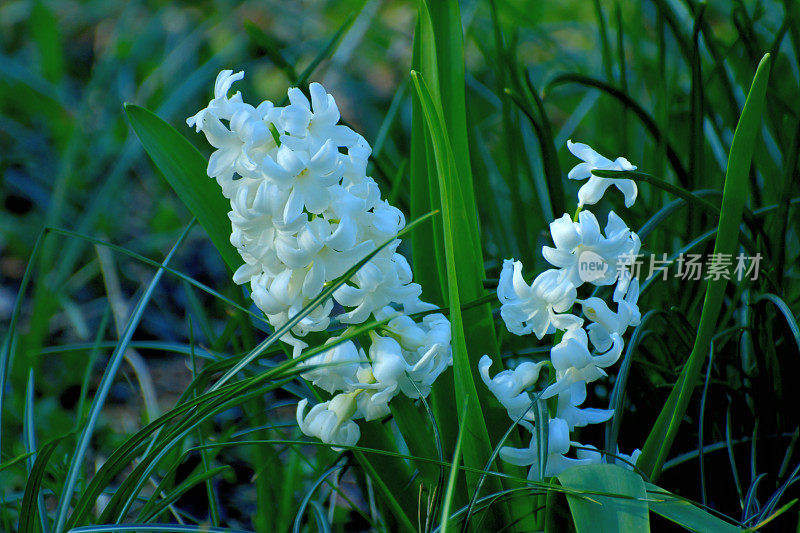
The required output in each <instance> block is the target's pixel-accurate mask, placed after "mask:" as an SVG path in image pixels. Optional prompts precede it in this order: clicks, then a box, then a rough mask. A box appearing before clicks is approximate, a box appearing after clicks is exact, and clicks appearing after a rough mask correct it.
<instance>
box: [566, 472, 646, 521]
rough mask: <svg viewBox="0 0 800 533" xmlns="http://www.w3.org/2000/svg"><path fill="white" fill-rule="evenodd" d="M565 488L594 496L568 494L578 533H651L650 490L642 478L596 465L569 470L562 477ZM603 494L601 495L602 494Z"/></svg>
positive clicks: (634, 474)
mask: <svg viewBox="0 0 800 533" xmlns="http://www.w3.org/2000/svg"><path fill="white" fill-rule="evenodd" d="M557 477H558V481H559V482H561V484H562V485H563V486H564V487H567V488H569V489H574V490H579V491H589V492H591V494H588V495H586V496H579V495H575V494H569V493H568V494H567V502H568V503H569V508H570V511H571V512H572V519H573V520H574V522H575V529H577V531H578V533H582V532H587V533H603V532H609V533H611V532H615V531H636V532H637V533H644V532H647V531H650V517H649V515H648V512H647V502H646V501H644V500H645V498H647V491H646V490H645V485H644V481H643V480H642V478H641V477H640V476H639V475H638V474H636V473H634V472H631V471H630V470H625V469H624V468H621V467H619V466H616V465H606V464H596V465H581V466H575V467H572V468H569V469H567V470H565V471H564V472H562V473H561V474H559V475H558V476H557ZM599 493H602V494H599Z"/></svg>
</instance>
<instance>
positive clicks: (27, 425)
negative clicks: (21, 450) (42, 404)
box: [22, 368, 50, 533]
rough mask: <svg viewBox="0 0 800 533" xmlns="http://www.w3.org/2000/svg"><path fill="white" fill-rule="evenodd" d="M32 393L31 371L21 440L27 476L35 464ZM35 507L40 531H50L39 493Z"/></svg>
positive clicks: (26, 390) (42, 499)
mask: <svg viewBox="0 0 800 533" xmlns="http://www.w3.org/2000/svg"><path fill="white" fill-rule="evenodd" d="M33 392H34V378H33V369H32V368H31V369H30V371H29V372H28V386H27V387H26V389H25V412H24V413H23V417H24V419H23V435H22V440H23V444H24V445H25V451H26V452H28V453H29V454H31V455H30V457H28V476H30V475H31V471H32V470H33V465H34V463H35V462H36V424H35V422H34V420H35V416H34V414H33ZM36 507H37V510H38V515H39V524H40V525H41V527H42V531H43V532H44V533H47V532H48V531H50V529H49V528H48V527H47V508H46V507H45V506H44V497H43V496H42V493H41V492H39V493H38V494H37V495H36Z"/></svg>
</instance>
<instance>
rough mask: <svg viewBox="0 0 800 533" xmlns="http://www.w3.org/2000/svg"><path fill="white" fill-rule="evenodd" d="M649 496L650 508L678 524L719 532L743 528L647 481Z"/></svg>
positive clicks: (736, 530) (701, 530) (699, 532)
mask: <svg viewBox="0 0 800 533" xmlns="http://www.w3.org/2000/svg"><path fill="white" fill-rule="evenodd" d="M645 486H646V487H647V497H648V498H650V500H649V504H650V505H649V506H650V510H651V511H653V512H654V513H656V514H657V515H659V516H663V517H664V518H666V519H667V520H671V521H672V522H675V523H676V524H680V525H681V526H683V527H685V528H686V529H689V530H691V531H697V532H698V533H702V532H705V531H715V532H717V533H734V532H741V531H742V529H741V528H738V527H736V526H734V525H733V524H730V523H728V522H725V521H724V520H722V519H720V518H717V517H716V516H714V515H712V514H710V513H708V512H707V511H704V510H702V509H700V508H699V507H697V506H695V505H692V504H691V503H690V502H688V501H687V500H684V499H682V498H679V497H677V496H675V495H674V494H671V493H670V492H667V491H665V490H664V489H662V488H660V487H657V486H655V485H653V484H652V483H647V484H646V485H645Z"/></svg>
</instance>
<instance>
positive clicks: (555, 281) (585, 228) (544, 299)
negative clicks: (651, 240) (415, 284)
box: [478, 142, 641, 479]
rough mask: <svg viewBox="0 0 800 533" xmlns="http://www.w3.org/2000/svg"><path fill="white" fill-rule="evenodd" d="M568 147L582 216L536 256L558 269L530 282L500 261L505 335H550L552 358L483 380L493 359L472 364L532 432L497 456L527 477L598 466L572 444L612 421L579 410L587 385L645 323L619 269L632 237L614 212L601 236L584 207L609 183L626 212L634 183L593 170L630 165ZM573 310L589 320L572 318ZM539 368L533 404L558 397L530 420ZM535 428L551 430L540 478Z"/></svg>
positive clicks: (561, 222) (635, 241) (590, 453)
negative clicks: (581, 433) (544, 380)
mask: <svg viewBox="0 0 800 533" xmlns="http://www.w3.org/2000/svg"><path fill="white" fill-rule="evenodd" d="M567 146H568V147H569V150H570V151H571V152H572V153H573V154H574V155H576V156H577V157H579V158H580V159H582V160H583V161H584V162H583V163H580V164H578V165H577V166H576V167H575V168H573V169H572V171H570V173H569V178H571V179H585V178H589V180H588V182H587V183H586V184H584V185H583V186H582V187H581V188H580V190H579V192H578V201H579V206H578V208H579V211H578V215H577V216H576V217H575V219H573V218H572V217H570V216H569V215H567V214H565V215H564V216H563V217H561V218H559V219H557V220H555V221H553V222H552V223H551V224H550V234H551V236H552V238H553V243H554V244H555V247H549V246H545V247H543V248H542V255H543V256H544V259H545V260H546V261H547V262H548V263H550V264H551V265H552V266H553V267H555V268H552V269H549V270H546V271H544V272H542V273H541V274H539V275H538V276H537V277H536V279H535V280H534V281H533V283H531V284H530V285H528V284H527V282H526V281H525V280H524V279H523V276H522V263H521V262H519V261H514V260H506V261H505V262H504V263H503V269H502V272H501V274H500V281H499V284H498V287H497V297H498V298H499V300H500V302H501V304H502V305H501V308H500V314H501V316H502V318H503V321H504V322H505V324H506V327H507V328H508V330H509V331H510V332H511V333H514V334H516V335H527V334H530V333H533V334H534V335H536V337H537V338H539V339H541V338H542V337H544V336H545V335H547V334H555V337H556V341H555V344H554V345H553V347H552V348H551V350H550V359H549V361H540V362H538V363H534V362H532V361H525V362H522V363H520V364H518V365H517V366H516V368H514V369H513V370H502V371H501V372H499V373H497V374H496V375H495V376H494V377H490V374H489V369H490V367H491V365H492V361H491V359H490V358H489V356H483V357H482V358H481V360H480V362H479V366H478V370H479V373H480V375H481V377H482V378H483V381H484V383H485V384H486V386H487V387H488V388H489V390H490V391H491V392H492V393H493V394H494V396H495V397H496V398H497V399H498V400H499V401H500V403H501V404H502V405H503V406H504V407H505V408H506V409H507V410H508V415H509V417H511V419H512V420H515V421H516V420H519V423H520V424H521V425H522V426H524V427H525V428H527V429H528V430H529V431H530V432H531V440H530V445H529V446H528V447H527V448H523V449H518V448H511V447H508V446H506V447H503V448H502V449H501V450H500V457H501V458H502V459H503V460H504V461H507V462H509V463H512V464H515V465H522V466H530V471H529V474H528V476H529V478H530V479H539V478H540V477H541V476H553V475H557V474H558V473H560V472H561V471H562V470H564V469H566V468H567V467H569V466H571V465H573V464H586V463H593V462H601V461H602V456H601V454H600V452H599V451H597V450H596V448H594V447H593V446H584V445H582V444H579V443H576V442H572V441H570V433H571V432H572V430H574V429H575V428H576V427H582V426H586V425H588V424H597V423H600V422H605V421H606V420H608V419H609V418H611V416H613V414H614V412H613V410H607V409H596V408H586V407H581V405H582V404H583V402H584V401H585V400H586V384H587V383H591V382H593V381H595V380H597V379H599V378H602V377H604V376H606V372H605V370H604V369H605V368H608V367H609V366H611V365H613V364H614V363H615V362H616V361H617V360H618V359H619V357H620V355H621V353H622V350H623V347H624V341H623V335H624V334H625V331H626V330H627V329H628V327H629V326H636V325H638V324H639V322H640V319H641V316H640V313H639V308H638V306H637V300H638V297H639V280H638V279H637V278H636V277H634V276H633V275H632V274H631V272H630V270H629V269H627V268H625V258H628V257H633V256H636V255H637V254H638V253H639V249H640V247H641V242H640V240H639V237H638V235H636V233H634V232H632V231H631V230H630V229H629V228H628V227H627V226H626V224H625V223H624V222H623V221H622V219H621V218H620V217H619V216H617V215H616V214H615V213H614V212H613V211H612V212H610V213H609V214H608V220H607V223H606V226H605V229H604V230H603V231H601V229H600V224H599V222H598V220H597V218H596V217H595V215H594V214H592V213H591V212H590V211H585V210H582V209H583V206H584V205H586V204H594V203H597V202H598V201H599V200H600V198H601V197H602V196H603V194H604V192H605V190H606V189H607V188H608V187H609V186H610V185H614V186H616V187H617V188H618V189H619V190H620V191H621V192H622V193H623V194H624V196H625V205H626V206H628V207H630V206H631V205H632V204H633V202H634V201H635V199H636V194H637V189H636V184H635V183H634V182H633V181H632V180H627V179H608V178H601V177H597V176H594V175H592V171H593V170H597V169H600V170H633V169H635V168H636V167H634V166H633V165H631V164H630V163H629V162H628V161H627V160H626V159H624V158H622V157H620V158H618V159H617V160H616V161H611V160H609V159H606V158H605V157H603V156H601V155H600V154H598V153H597V152H595V151H594V150H592V149H591V148H590V147H588V146H587V145H585V144H580V143H572V142H568V143H567ZM584 284H588V285H590V286H591V285H593V286H610V285H615V287H614V291H613V296H612V301H613V304H612V306H609V304H608V303H606V302H605V301H604V300H603V299H601V298H599V297H597V296H591V297H588V298H583V299H581V298H579V297H578V290H579V289H580V288H581V287H582V286H583V285H584ZM576 304H577V305H578V306H579V308H580V310H581V311H582V314H583V315H584V317H585V319H584V318H582V317H580V316H578V315H577V314H573V307H575V305H576ZM612 307H615V309H612ZM587 322H588V323H587ZM545 366H548V367H549V368H551V369H552V371H551V372H550V382H549V383H548V384H547V386H546V387H545V388H544V389H543V390H540V391H539V395H538V397H539V398H540V399H542V400H546V399H549V398H556V401H554V402H552V404H554V405H555V408H554V412H551V413H550V417H549V419H548V420H536V417H535V416H534V410H533V409H532V405H533V404H532V402H533V401H534V398H533V396H532V395H531V394H530V393H529V392H528V390H529V389H532V388H534V387H535V386H536V385H537V383H538V381H539V374H540V371H541V370H542V369H543V368H544V367H545ZM551 410H552V409H551ZM535 424H547V425H548V426H547V427H548V432H547V434H548V442H547V466H546V469H545V472H543V473H542V472H539V459H538V441H537V438H536V432H535V427H534V426H535ZM571 447H576V448H578V450H577V453H576V456H577V457H576V458H572V457H567V455H566V454H567V453H568V452H569V450H570V448H571ZM638 454H639V451H638V450H637V451H636V452H634V454H633V455H632V456H621V455H619V454H617V455H618V456H619V457H622V458H623V459H626V460H627V461H628V463H631V464H633V463H635V462H636V459H637V458H638ZM622 463H623V464H627V463H625V461H623V462H622Z"/></svg>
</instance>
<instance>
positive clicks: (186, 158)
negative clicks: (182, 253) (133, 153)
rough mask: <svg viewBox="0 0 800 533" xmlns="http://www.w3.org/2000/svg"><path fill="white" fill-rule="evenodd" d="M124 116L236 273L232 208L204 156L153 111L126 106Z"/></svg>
mask: <svg viewBox="0 0 800 533" xmlns="http://www.w3.org/2000/svg"><path fill="white" fill-rule="evenodd" d="M125 113H127V115H128V120H130V122H131V126H133V131H134V132H135V133H136V135H137V136H138V137H139V140H140V141H141V142H142V145H143V146H144V149H145V151H147V154H148V155H149V156H150V158H151V159H152V160H153V163H155V165H156V167H157V168H158V169H159V170H160V171H161V174H162V175H163V176H164V178H165V179H166V180H167V182H168V183H169V185H170V186H171V187H172V189H173V190H174V191H175V193H176V194H177V195H178V196H179V197H180V199H181V201H183V203H184V204H186V207H188V208H189V211H190V212H191V213H192V215H194V216H195V217H196V218H197V221H198V222H200V225H201V226H203V229H205V230H206V233H208V236H209V238H210V239H211V242H213V243H214V246H215V247H216V249H217V251H218V252H219V253H220V255H221V256H222V258H223V259H224V260H225V264H226V265H228V268H229V269H231V271H235V270H236V269H237V268H239V265H241V264H242V259H241V258H240V257H239V254H238V253H237V252H236V249H234V247H233V246H232V245H231V243H230V224H229V223H228V211H230V205H229V204H228V201H227V200H226V199H225V198H224V197H223V196H222V195H221V194H220V193H219V191H218V190H217V187H215V186H212V182H211V178H209V177H208V176H207V175H206V166H207V163H206V159H205V158H204V157H203V154H201V153H200V151H199V150H198V149H197V148H195V147H194V145H192V143H190V142H189V141H187V140H186V138H185V137H184V136H183V135H181V134H180V133H178V131H177V130H176V129H175V128H173V127H172V126H170V125H169V124H168V123H167V122H165V121H164V120H162V119H161V118H159V117H158V116H157V115H156V114H155V113H153V112H152V111H149V110H147V109H145V108H143V107H139V106H137V105H134V104H125Z"/></svg>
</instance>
